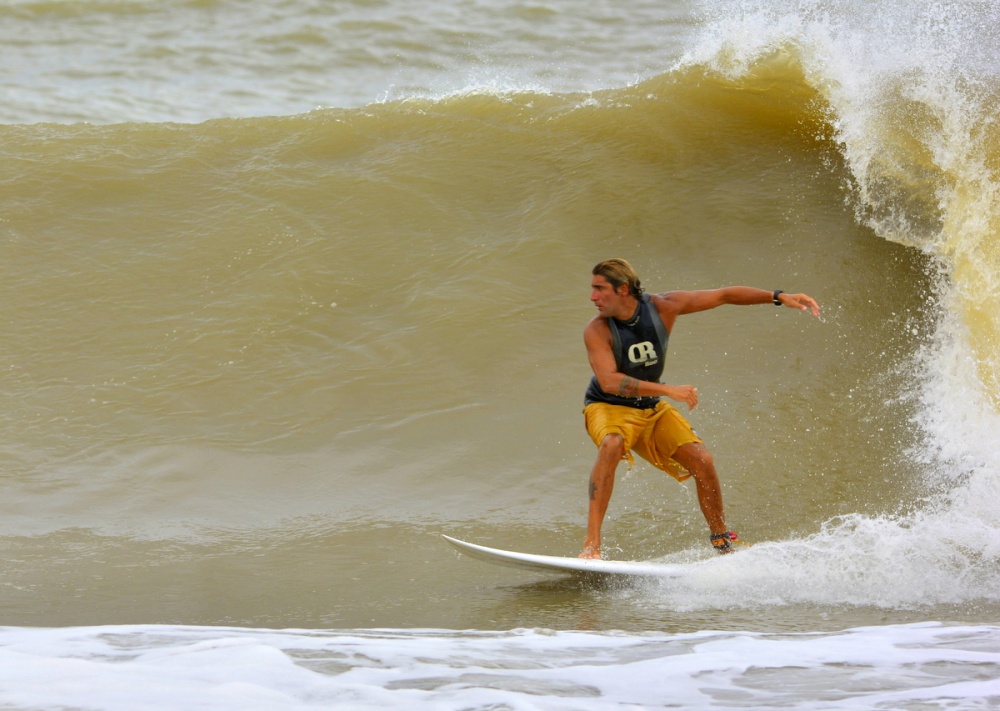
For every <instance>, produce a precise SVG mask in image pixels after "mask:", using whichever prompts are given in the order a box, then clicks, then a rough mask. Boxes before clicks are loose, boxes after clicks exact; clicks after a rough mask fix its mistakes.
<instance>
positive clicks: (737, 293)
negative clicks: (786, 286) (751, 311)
mask: <svg viewBox="0 0 1000 711" xmlns="http://www.w3.org/2000/svg"><path fill="white" fill-rule="evenodd" d="M656 296H657V297H659V299H662V300H663V301H662V302H661V303H660V304H658V307H659V310H660V312H661V314H662V315H664V316H666V317H667V318H669V317H670V316H671V315H672V316H675V317H676V316H682V315H684V314H692V313H697V312H698V311H707V310H708V309H714V308H716V307H717V306H723V305H726V304H731V305H733V306H752V305H755V304H775V305H777V306H787V307H789V308H792V309H798V310H800V311H808V312H809V313H811V314H812V315H813V316H819V304H817V303H816V301H815V299H813V298H812V297H811V296H807V295H805V294H788V293H786V292H784V291H782V290H780V289H779V290H776V291H768V290H766V289H755V288H753V287H750V286H727V287H723V288H721V289H704V290H700V291H670V292H667V293H665V294H657V295H656ZM664 311H666V312H667V313H666V314H664V313H663V312H664ZM668 328H669V327H668Z"/></svg>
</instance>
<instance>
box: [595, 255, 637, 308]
mask: <svg viewBox="0 0 1000 711" xmlns="http://www.w3.org/2000/svg"><path fill="white" fill-rule="evenodd" d="M590 273H591V274H593V275H595V276H602V277H604V278H605V279H607V280H608V282H609V283H610V284H611V286H612V288H613V289H615V291H617V290H618V287H619V286H621V285H622V284H628V293H629V294H631V295H632V296H634V297H636V298H639V297H640V296H642V286H641V285H640V284H639V275H638V274H636V273H635V269H633V268H632V265H631V264H629V263H628V262H627V261H625V260H624V259H619V258H617V257H614V258H612V259H605V260H604V261H603V262H600V263H598V265H597V266H596V267H594V268H593V269H592V270H591V272H590Z"/></svg>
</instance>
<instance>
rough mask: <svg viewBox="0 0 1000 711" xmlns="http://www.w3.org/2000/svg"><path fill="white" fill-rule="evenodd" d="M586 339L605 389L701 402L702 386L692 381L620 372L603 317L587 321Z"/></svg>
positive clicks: (594, 369)
mask: <svg viewBox="0 0 1000 711" xmlns="http://www.w3.org/2000/svg"><path fill="white" fill-rule="evenodd" d="M583 340H584V343H585V344H586V346H587V357H588V358H589V359H590V367H591V368H592V369H593V371H594V375H595V376H597V384H598V385H600V386H601V390H603V391H604V392H606V393H609V394H612V395H620V396H622V397H668V398H670V399H671V400H676V401H677V402H682V403H685V404H686V405H687V406H688V408H693V407H694V406H695V405H697V404H698V389H697V388H694V387H692V386H690V385H666V384H664V383H654V382H650V381H648V380H639V379H638V378H633V377H632V376H630V375H626V374H625V373H622V372H620V371H619V370H618V366H617V364H616V363H615V356H614V353H613V352H612V351H611V332H610V331H609V330H608V326H607V324H606V323H604V322H603V319H595V320H594V321H591V322H590V323H589V324H588V325H587V328H586V330H585V331H584V332H583Z"/></svg>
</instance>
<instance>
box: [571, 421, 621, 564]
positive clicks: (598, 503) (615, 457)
mask: <svg viewBox="0 0 1000 711" xmlns="http://www.w3.org/2000/svg"><path fill="white" fill-rule="evenodd" d="M624 455H625V442H624V440H623V439H622V437H621V435H617V434H610V435H608V436H606V437H605V438H604V439H603V440H601V446H600V447H598V449H597V461H596V462H594V468H593V469H592V470H591V471H590V508H589V511H588V513H587V537H586V538H585V539H584V540H583V552H582V553H580V557H581V558H600V557H601V524H603V523H604V514H605V513H607V511H608V502H610V501H611V491H612V490H613V489H614V486H615V469H617V468H618V462H620V461H621V460H622V457H623V456H624Z"/></svg>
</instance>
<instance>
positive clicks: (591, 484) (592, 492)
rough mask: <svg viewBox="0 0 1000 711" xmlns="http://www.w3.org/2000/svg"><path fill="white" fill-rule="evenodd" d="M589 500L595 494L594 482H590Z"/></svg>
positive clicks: (592, 498) (595, 486)
mask: <svg viewBox="0 0 1000 711" xmlns="http://www.w3.org/2000/svg"><path fill="white" fill-rule="evenodd" d="M589 489H590V500H591V501H593V500H594V497H595V496H596V495H597V485H596V484H594V482H590V487H589Z"/></svg>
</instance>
